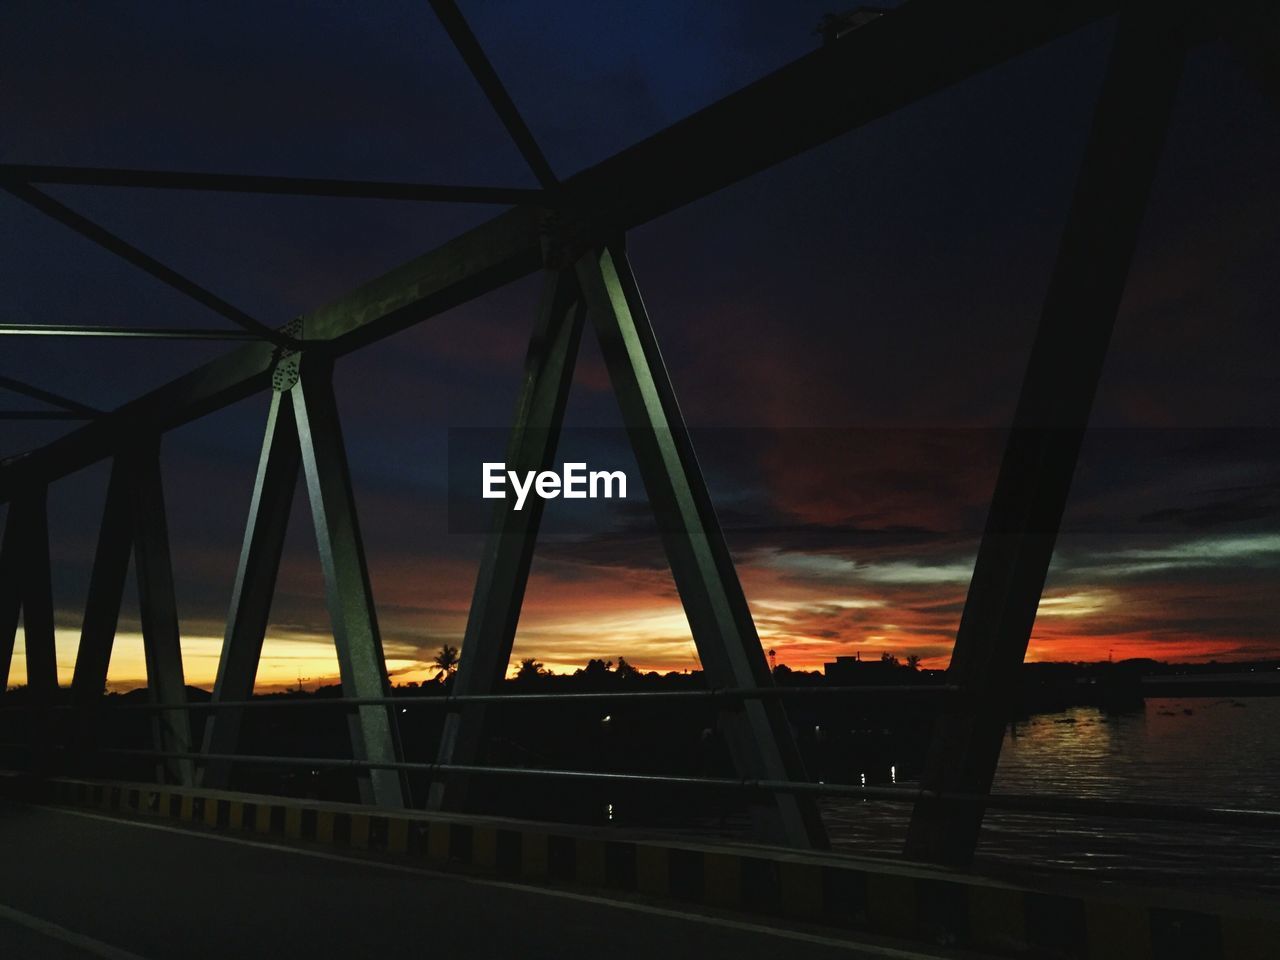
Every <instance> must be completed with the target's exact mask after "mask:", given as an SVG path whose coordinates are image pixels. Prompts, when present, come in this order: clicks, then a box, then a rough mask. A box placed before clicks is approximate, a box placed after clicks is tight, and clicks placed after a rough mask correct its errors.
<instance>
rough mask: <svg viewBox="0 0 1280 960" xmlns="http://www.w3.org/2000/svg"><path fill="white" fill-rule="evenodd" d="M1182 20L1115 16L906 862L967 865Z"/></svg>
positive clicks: (1149, 166)
mask: <svg viewBox="0 0 1280 960" xmlns="http://www.w3.org/2000/svg"><path fill="white" fill-rule="evenodd" d="M1183 53H1184V44H1183V42H1182V39H1181V37H1180V36H1179V34H1178V29H1177V25H1176V17H1174V16H1172V15H1171V14H1170V12H1169V11H1168V10H1161V11H1156V10H1154V8H1152V7H1149V6H1147V5H1145V4H1138V5H1135V6H1132V7H1130V8H1129V9H1127V10H1126V11H1125V12H1124V13H1122V14H1121V17H1120V20H1119V24H1118V26H1117V32H1116V37H1115V46H1114V49H1113V51H1112V55H1111V59H1110V64H1109V66H1108V69H1107V76H1106V79H1105V80H1104V82H1103V86H1102V93H1101V96H1100V99H1099V101H1098V106H1097V110H1096V113H1095V115H1094V121H1093V130H1092V134H1091V137H1090V140H1089V144H1088V146H1087V148H1086V150H1085V155H1084V161H1083V164H1082V166H1081V170H1080V174H1079V178H1078V181H1077V184H1076V191H1075V196H1074V198H1073V200H1072V205H1071V212H1070V214H1069V217H1068V220H1067V225H1066V228H1065V231H1064V233H1063V237H1062V242H1061V245H1060V248H1059V251H1058V260H1057V264H1056V266H1055V268H1054V273H1053V278H1052V280H1051V282H1050V286H1049V291H1048V295H1047V297H1046V300H1045V305H1044V312H1043V315H1042V318H1041V321H1040V326H1039V329H1038V330H1037V332H1036V338H1035V342H1034V344H1033V346H1032V349H1031V356H1030V359H1029V361H1028V364H1027V371H1026V375H1025V379H1024V381H1023V385H1022V393H1021V395H1020V397H1019V400H1018V407H1017V411H1016V413H1015V415H1014V422H1013V428H1012V431H1011V433H1010V436H1009V440H1008V445H1007V447H1006V449H1005V453H1004V459H1003V461H1002V463H1001V466H1000V473H999V477H998V479H997V481H996V489H995V494H994V496H993V499H992V502H991V508H990V512H989V514H988V517H987V523H986V528H985V530H984V532H983V536H982V543H981V545H980V547H979V550H978V559H977V563H976V565H975V568H974V573H973V579H972V581H971V582H970V584H969V594H968V598H967V600H966V601H965V607H964V613H963V614H962V616H961V620H960V627H959V630H958V632H957V635H956V644H955V649H954V652H953V653H952V658H951V667H950V676H951V679H952V682H954V683H957V684H958V685H959V686H960V687H961V688H962V696H961V697H960V698H958V699H957V705H956V706H955V707H954V708H951V709H948V710H947V711H946V712H945V713H944V715H943V716H942V717H940V718H939V721H938V724H937V727H936V729H935V732H934V735H933V741H932V744H931V747H930V751H929V754H928V758H927V760H926V766H925V773H924V777H923V780H922V786H923V787H924V788H925V789H927V790H930V791H935V792H937V793H939V794H942V795H943V799H942V800H921V801H920V802H918V803H917V804H916V808H915V811H914V814H913V816H912V820H911V826H910V829H909V831H908V836H907V843H906V855H907V856H909V857H911V858H913V859H918V860H928V861H934V862H941V863H949V864H955V865H964V864H966V863H968V862H969V861H970V860H971V859H972V856H973V852H974V849H975V846H976V844H977V839H978V831H979V828H980V827H981V824H982V818H983V813H984V808H985V804H984V803H983V802H982V800H981V799H977V800H963V801H962V800H948V799H946V794H949V793H960V794H966V795H970V796H973V797H978V798H981V797H985V796H986V795H987V794H988V793H989V792H990V789H991V783H992V779H993V778H994V776H995V770H996V763H997V761H998V759H999V756H1000V744H1001V741H1002V739H1003V735H1004V728H1005V724H1006V723H1007V722H1008V720H1009V717H1010V713H1011V708H1012V702H1013V697H1014V696H1015V694H1016V690H1017V684H1018V676H1019V673H1018V671H1019V669H1020V667H1021V664H1022V660H1023V657H1024V656H1025V654H1026V649H1027V642H1028V640H1029V639H1030V636H1031V629H1032V626H1033V624H1034V622H1035V616H1036V608H1037V606H1038V605H1039V601H1040V594H1041V591H1042V590H1043V588H1044V581H1045V576H1046V574H1047V572H1048V568H1049V562H1050V560H1051V558H1052V555H1053V548H1054V542H1055V540H1056V538H1057V533H1058V528H1059V525H1060V523H1061V520H1062V513H1063V509H1064V507H1065V505H1066V500H1067V494H1068V491H1069V489H1070V486H1071V478H1072V474H1073V473H1074V471H1075V465H1076V458H1077V456H1078V454H1079V450H1080V444H1081V442H1082V440H1083V437H1084V432H1085V429H1086V427H1087V426H1088V422H1089V414H1090V410H1091V408H1092V405H1093V398H1094V393H1095V390H1096V387H1097V383H1098V380H1099V378H1100V377H1101V374H1102V368H1103V363H1104V360H1105V358H1106V353H1107V346H1108V343H1109V341H1110V338H1111V331H1112V327H1113V326H1114V323H1115V317H1116V312H1117V310H1118V308H1119V305H1120V299H1121V295H1122V294H1123V292H1124V286H1125V280H1126V277H1127V275H1128V271H1129V264H1130V261H1131V260H1132V258H1133V251H1134V248H1135V246H1136V245H1137V240H1138V233H1139V229H1140V228H1141V225H1142V218H1143V213H1144V211H1145V209H1146V204H1147V198H1148V195H1149V193H1150V190H1151V183H1152V180H1153V179H1154V177H1155V173H1156V169H1157V166H1158V163H1159V158H1160V153H1161V148H1162V146H1163V143H1164V138H1165V130H1166V127H1167V124H1168V120H1169V116H1170V113H1171V112H1172V108H1173V102H1174V98H1175V95H1176V92H1177V86H1178V79H1179V76H1180V74H1181V66H1182V59H1183Z"/></svg>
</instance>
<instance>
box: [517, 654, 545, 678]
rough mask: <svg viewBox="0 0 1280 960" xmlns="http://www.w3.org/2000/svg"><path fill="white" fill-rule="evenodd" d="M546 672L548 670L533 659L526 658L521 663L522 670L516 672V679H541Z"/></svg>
mask: <svg viewBox="0 0 1280 960" xmlns="http://www.w3.org/2000/svg"><path fill="white" fill-rule="evenodd" d="M546 672H547V668H546V667H545V666H543V665H542V664H541V663H539V662H538V661H537V660H535V659H534V658H533V657H525V658H524V659H523V660H521V661H520V669H518V670H517V671H516V679H517V680H528V679H530V678H532V677H540V676H542V674H544V673H546Z"/></svg>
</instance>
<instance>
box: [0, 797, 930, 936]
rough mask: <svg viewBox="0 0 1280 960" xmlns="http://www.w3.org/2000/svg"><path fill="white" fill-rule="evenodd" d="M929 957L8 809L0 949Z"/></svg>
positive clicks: (582, 897) (337, 857) (3, 831)
mask: <svg viewBox="0 0 1280 960" xmlns="http://www.w3.org/2000/svg"><path fill="white" fill-rule="evenodd" d="M415 954H417V955H421V956H438V957H448V958H473V957H474V958H495V960H498V958H500V960H544V958H545V960H552V958H555V960H564V958H572V960H577V958H594V957H600V958H605V960H628V958H633V957H634V958H640V957H645V958H649V957H657V958H661V960H686V958H688V960H693V958H697V960H708V958H718V957H730V956H731V957H733V958H734V960H757V958H759V960H766V958H767V960H777V958H778V957H783V956H785V957H787V958H788V960H827V958H837V957H838V958H841V960H851V958H852V960H859V958H866V960H873V958H874V960H885V958H892V960H931V958H934V957H937V956H942V955H941V954H933V953H930V952H929V951H927V950H925V951H919V950H916V949H914V948H894V947H891V946H885V945H866V944H864V945H854V944H851V943H846V942H843V941H841V940H839V939H837V938H835V937H834V936H830V935H828V934H826V933H824V932H822V931H811V930H801V929H792V930H785V929H784V930H779V929H773V928H770V927H766V926H765V925H764V924H756V923H753V922H752V921H751V920H750V918H745V917H741V916H731V915H728V914H710V913H708V914H700V913H698V912H694V911H689V910H687V909H684V908H679V907H675V906H665V905H662V904H658V903H653V902H642V901H626V900H607V899H604V898H598V897H594V896H591V895H589V894H584V893H581V892H577V891H574V890H565V889H554V888H536V887H527V886H520V885H516V884H512V883H506V882H502V881H496V880H487V879H480V878H473V877H469V876H461V875H458V874H453V873H444V872H438V871H433V870H431V869H429V868H425V867H422V868H419V867H417V866H415V865H409V864H401V863H394V862H390V861H388V862H385V863H383V862H378V861H376V860H371V859H367V858H362V857H357V856H354V855H353V856H346V855H343V854H335V853H333V852H330V851H327V850H326V851H321V850H318V849H312V848H309V847H305V846H284V845H277V844H273V843H268V842H260V841H257V840H253V839H248V838H242V837H236V836H228V835H225V834H218V833H213V832H203V831H191V830H186V829H182V828H177V827H172V826H168V825H165V824H159V823H152V822H148V821H145V820H126V819H120V818H116V817H107V816H103V815H98V814H94V813H88V812H84V811H73V810H59V809H51V808H40V807H28V806H24V805H20V804H11V803H8V802H2V803H0V956H5V957H14V958H22V960H55V958H56V960H64V958H65V960H86V958H103V957H105V958H111V960H139V958H144V960H165V958H182V960H201V958H210V960H213V958H217V960H226V958H237V960H238V958H246V957H272V958H307V957H318V958H323V957H342V958H345V960H362V958H368V957H403V956H413V955H415Z"/></svg>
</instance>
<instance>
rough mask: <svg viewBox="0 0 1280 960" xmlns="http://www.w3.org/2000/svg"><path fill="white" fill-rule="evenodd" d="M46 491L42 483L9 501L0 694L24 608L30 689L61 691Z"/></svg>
mask: <svg viewBox="0 0 1280 960" xmlns="http://www.w3.org/2000/svg"><path fill="white" fill-rule="evenodd" d="M47 494H48V491H47V488H46V487H39V488H37V489H35V490H31V491H28V492H26V493H24V494H23V495H22V496H19V497H15V498H14V500H13V502H11V503H10V504H9V514H8V519H7V521H6V523H5V530H4V540H3V543H2V544H0V695H3V694H4V691H5V689H6V687H7V686H8V683H9V671H10V669H11V665H12V662H13V650H14V642H15V640H16V636H17V632H18V613H19V611H21V613H22V629H23V635H24V637H25V639H26V654H27V687H28V689H30V690H31V691H32V692H34V693H37V694H38V695H39V696H41V697H49V696H51V695H52V694H53V692H54V691H56V690H57V689H58V664H57V657H56V649H55V645H54V635H53V590H52V586H51V582H50V571H49V518H48V507H47Z"/></svg>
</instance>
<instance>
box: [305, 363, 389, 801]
mask: <svg viewBox="0 0 1280 960" xmlns="http://www.w3.org/2000/svg"><path fill="white" fill-rule="evenodd" d="M332 372H333V370H332V361H331V360H330V359H329V358H327V357H323V356H308V357H306V358H305V359H304V360H303V362H302V372H301V376H300V377H299V378H298V382H297V383H296V384H294V386H293V387H292V388H291V389H290V391H289V396H290V399H291V400H292V402H293V412H294V418H295V420H296V422H297V428H298V440H299V445H300V446H301V448H302V469H303V473H304V475H305V477H306V481H307V495H308V498H309V499H310V501H311V516H312V520H313V522H314V524H315V529H316V542H317V544H318V545H319V548H320V564H321V566H322V567H323V568H324V583H325V596H326V599H327V601H328V606H329V618H330V620H331V621H332V623H333V639H334V643H335V645H336V646H337V651H338V668H339V670H340V672H341V674H342V690H343V693H344V694H345V695H346V696H348V697H385V696H387V695H388V694H389V693H390V683H389V682H388V679H387V664H386V660H385V658H384V657H383V652H382V638H381V636H380V635H379V632H378V617H377V613H376V611H375V610H374V606H373V594H372V591H371V589H370V586H369V571H368V568H367V566H366V565H365V558H364V546H363V544H362V542H361V539H360V528H359V525H358V523H357V522H356V503H355V495H354V493H353V491H352V488H351V473H350V469H349V467H348V465H347V455H346V450H345V448H344V446H343V443H342V431H341V428H340V426H339V421H338V405H337V402H336V400H335V398H334V395H333V383H332ZM349 725H350V729H351V743H352V751H353V755H354V756H355V757H356V759H358V760H371V761H375V762H391V763H394V762H397V761H398V760H399V759H400V744H399V737H398V733H397V728H396V721H395V712H394V710H393V709H392V708H390V707H385V706H368V705H366V706H361V707H357V708H356V709H355V710H354V711H352V713H351V714H350V715H349ZM360 784H361V795H362V797H363V798H364V799H365V801H366V802H372V803H375V804H377V805H378V806H383V807H402V806H404V805H405V801H406V797H407V790H406V785H405V783H404V779H403V777H402V776H401V774H400V773H399V772H398V771H395V770H386V769H372V770H370V771H368V774H367V775H366V776H362V777H361V778H360Z"/></svg>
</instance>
